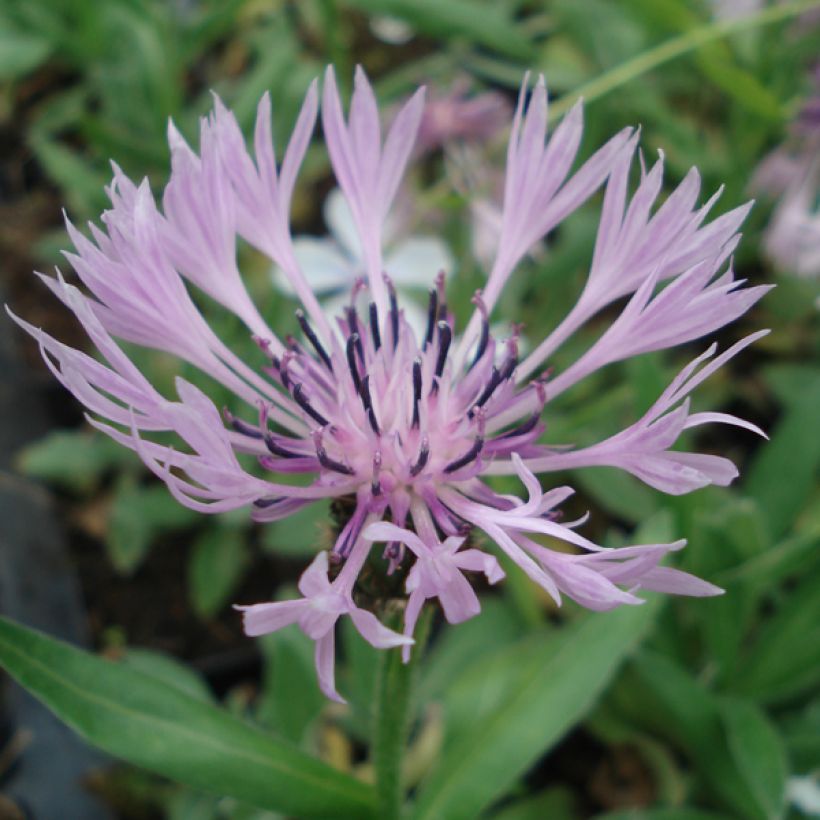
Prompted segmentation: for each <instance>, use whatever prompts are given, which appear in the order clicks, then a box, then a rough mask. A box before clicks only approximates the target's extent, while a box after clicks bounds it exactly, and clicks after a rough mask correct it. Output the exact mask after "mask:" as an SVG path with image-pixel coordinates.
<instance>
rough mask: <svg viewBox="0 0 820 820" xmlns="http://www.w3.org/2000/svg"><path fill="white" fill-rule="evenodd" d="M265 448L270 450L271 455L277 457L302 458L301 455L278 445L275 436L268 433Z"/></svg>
mask: <svg viewBox="0 0 820 820" xmlns="http://www.w3.org/2000/svg"><path fill="white" fill-rule="evenodd" d="M264 438H265V447H267V448H268V450H270V452H271V453H273V455H275V456H279V457H280V458H301V457H302V456H301V454H300V453H294V452H293V451H292V450H288V449H286V448H285V447H282V445H281V444H279V443H277V441H276V439H275V438H274V436H273V433H266V434H265V437H264Z"/></svg>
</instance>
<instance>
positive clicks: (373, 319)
mask: <svg viewBox="0 0 820 820" xmlns="http://www.w3.org/2000/svg"><path fill="white" fill-rule="evenodd" d="M369 310H370V335H371V336H372V337H373V349H374V350H378V349H379V348H380V347H381V346H382V337H381V334H380V333H379V309H378V308H377V307H376V303H375V302H371V303H370V308H369Z"/></svg>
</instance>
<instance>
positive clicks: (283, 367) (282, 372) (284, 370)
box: [276, 359, 291, 390]
mask: <svg viewBox="0 0 820 820" xmlns="http://www.w3.org/2000/svg"><path fill="white" fill-rule="evenodd" d="M276 366H277V367H278V368H279V378H280V379H281V380H282V387H284V388H285V390H290V385H291V381H290V376H288V363H287V360H283V361H279V360H278V359H277V360H276Z"/></svg>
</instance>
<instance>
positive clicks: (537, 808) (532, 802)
mask: <svg viewBox="0 0 820 820" xmlns="http://www.w3.org/2000/svg"><path fill="white" fill-rule="evenodd" d="M574 803H575V800H574V799H573V794H572V792H571V791H569V790H568V789H566V788H563V787H561V786H555V787H553V788H550V789H546V790H544V791H543V792H541V793H540V794H536V795H534V796H533V797H526V798H524V799H522V800H516V801H515V802H514V803H510V804H509V805H507V806H504V808H503V809H501V811H499V812H498V813H497V814H493V815H492V816H491V820H545V818H549V820H575V818H576V817H577V816H578V815H577V812H576V811H575V808H574V805H573V804H574Z"/></svg>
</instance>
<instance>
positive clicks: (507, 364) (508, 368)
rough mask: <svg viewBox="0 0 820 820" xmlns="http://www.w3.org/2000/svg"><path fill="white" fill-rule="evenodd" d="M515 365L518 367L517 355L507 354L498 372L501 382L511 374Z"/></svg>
mask: <svg viewBox="0 0 820 820" xmlns="http://www.w3.org/2000/svg"><path fill="white" fill-rule="evenodd" d="M516 367H518V356H508V357H507V359H506V360H505V361H504V364H503V365H502V367H501V373H499V378H500V380H501V381H502V382H505V381H507V379H509V378H510V377H511V376H512V374H513V371H514V370H515V368H516Z"/></svg>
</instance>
